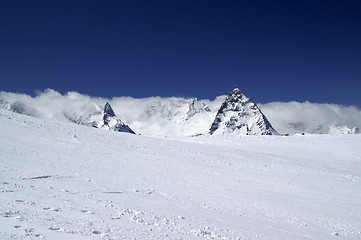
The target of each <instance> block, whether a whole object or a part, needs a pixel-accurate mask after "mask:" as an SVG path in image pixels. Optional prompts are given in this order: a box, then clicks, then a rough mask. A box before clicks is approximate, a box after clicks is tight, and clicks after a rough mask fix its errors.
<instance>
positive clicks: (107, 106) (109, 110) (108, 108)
mask: <svg viewBox="0 0 361 240" xmlns="http://www.w3.org/2000/svg"><path fill="white" fill-rule="evenodd" d="M104 114H107V115H109V116H110V117H115V113H114V111H113V109H112V107H111V106H110V104H109V103H108V102H107V103H106V104H105V106H104Z"/></svg>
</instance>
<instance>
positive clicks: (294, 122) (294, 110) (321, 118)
mask: <svg viewBox="0 0 361 240" xmlns="http://www.w3.org/2000/svg"><path fill="white" fill-rule="evenodd" d="M259 107H260V108H261V110H262V112H263V113H264V114H265V115H266V116H267V118H268V120H269V121H270V122H271V124H272V125H273V127H274V128H275V129H276V130H277V131H278V132H280V133H299V132H308V133H325V132H327V130H329V129H328V128H329V127H330V126H340V127H342V126H347V127H348V128H354V127H357V128H360V129H361V111H360V110H359V109H357V108H356V107H353V106H350V107H346V106H342V105H337V104H319V103H310V102H302V103H300V102H271V103H267V104H259Z"/></svg>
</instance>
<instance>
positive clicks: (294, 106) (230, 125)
mask: <svg viewBox="0 0 361 240" xmlns="http://www.w3.org/2000/svg"><path fill="white" fill-rule="evenodd" d="M290 106H291V107H290ZM0 107H1V108H4V109H7V110H10V111H13V112H16V113H21V114H25V115H30V116H35V117H40V118H46V119H56V120H60V121H71V122H74V123H77V124H82V125H87V126H93V127H96V128H103V129H108V130H114V131H120V132H128V133H137V134H144V135H159V136H195V135H202V134H211V135H219V134H220V135H224V134H236V135H274V134H278V133H280V134H296V133H312V134H313V133H316V134H337V133H342V134H355V133H360V130H359V129H360V127H361V121H360V119H361V111H359V110H358V109H356V108H354V107H344V106H339V105H335V104H312V103H309V102H305V103H297V102H289V103H269V104H256V103H255V102H254V101H253V100H252V99H251V98H248V97H246V96H245V95H244V94H243V93H242V92H241V91H240V90H239V89H238V88H236V89H234V90H233V91H231V92H230V93H229V94H228V96H219V97H217V98H215V99H214V100H208V99H202V100H198V99H197V98H189V99H187V98H176V97H172V98H161V97H150V98H138V99H137V98H131V97H119V98H113V99H104V98H96V97H90V96H87V95H83V94H79V93H77V92H68V93H66V94H65V95H62V94H60V93H58V92H56V91H54V90H52V89H47V90H46V91H44V92H43V93H39V94H38V95H37V96H35V97H31V96H29V95H25V94H16V93H9V92H0ZM113 109H114V110H113ZM310 109H312V113H311V112H310ZM302 114H303V115H302Z"/></svg>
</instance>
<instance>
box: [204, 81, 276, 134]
mask: <svg viewBox="0 0 361 240" xmlns="http://www.w3.org/2000/svg"><path fill="white" fill-rule="evenodd" d="M209 133H210V134H227V133H236V134H242V135H277V134H278V133H277V132H276V130H274V129H273V127H272V125H271V124H270V122H269V121H268V120H267V118H266V116H265V115H264V114H263V113H262V111H261V110H260V109H259V108H258V106H257V104H255V103H254V102H253V100H252V99H251V98H248V97H246V96H245V95H244V94H243V93H242V92H241V91H240V90H239V89H238V88H235V89H234V90H233V91H232V92H231V93H230V94H229V95H228V96H227V98H226V100H225V101H224V102H223V104H222V106H221V107H220V109H219V110H218V112H217V115H216V117H215V119H214V121H213V124H212V126H211V128H210V130H209Z"/></svg>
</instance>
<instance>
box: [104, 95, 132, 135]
mask: <svg viewBox="0 0 361 240" xmlns="http://www.w3.org/2000/svg"><path fill="white" fill-rule="evenodd" d="M98 127H100V128H105V129H108V130H113V131H116V132H127V133H133V134H135V133H134V131H133V130H132V129H131V128H130V127H129V126H128V125H126V124H124V123H123V122H122V121H121V120H120V119H119V118H117V117H116V115H115V113H114V111H113V109H112V107H111V106H110V104H109V103H108V102H107V103H106V104H105V106H104V110H103V117H102V122H101V123H100V124H99V125H98Z"/></svg>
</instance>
